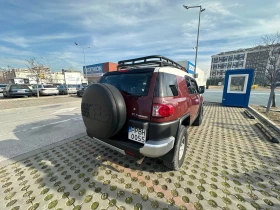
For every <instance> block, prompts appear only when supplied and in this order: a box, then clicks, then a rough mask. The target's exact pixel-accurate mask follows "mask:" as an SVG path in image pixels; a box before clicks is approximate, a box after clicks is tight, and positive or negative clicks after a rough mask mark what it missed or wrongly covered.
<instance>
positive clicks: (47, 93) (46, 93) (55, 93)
mask: <svg viewBox="0 0 280 210" xmlns="http://www.w3.org/2000/svg"><path fill="white" fill-rule="evenodd" d="M41 95H44V96H48V95H58V91H52V92H44V91H42V92H41Z"/></svg>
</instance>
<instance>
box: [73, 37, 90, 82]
mask: <svg viewBox="0 0 280 210" xmlns="http://www.w3.org/2000/svg"><path fill="white" fill-rule="evenodd" d="M74 43H75V45H77V46H80V47H81V48H83V53H84V65H85V71H86V79H87V82H88V76H87V66H86V54H85V49H86V48H90V47H89V46H88V47H83V46H81V45H79V44H78V43H77V42H74Z"/></svg>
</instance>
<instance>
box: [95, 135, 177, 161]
mask: <svg viewBox="0 0 280 210" xmlns="http://www.w3.org/2000/svg"><path fill="white" fill-rule="evenodd" d="M93 140H95V141H97V142H98V143H100V144H102V145H104V146H107V147H109V148H111V149H113V150H115V151H118V152H120V153H122V154H130V155H132V156H135V157H142V156H146V157H151V158H157V157H161V156H163V155H165V154H166V153H168V152H169V151H170V150H171V149H172V148H173V146H174V142H175V138H174V137H172V136H171V137H169V138H166V139H162V140H157V141H153V140H148V141H146V143H145V144H144V145H143V144H142V145H141V146H140V145H133V144H138V143H136V142H133V141H130V142H129V141H121V142H119V141H114V140H109V139H104V140H100V139H97V138H93ZM111 141H114V142H111Z"/></svg>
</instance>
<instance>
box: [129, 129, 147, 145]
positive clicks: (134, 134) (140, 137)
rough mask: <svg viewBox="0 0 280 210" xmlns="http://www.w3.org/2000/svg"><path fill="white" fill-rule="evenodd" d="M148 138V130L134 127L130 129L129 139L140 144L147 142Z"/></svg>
mask: <svg viewBox="0 0 280 210" xmlns="http://www.w3.org/2000/svg"><path fill="white" fill-rule="evenodd" d="M146 136H147V130H146V129H140V128H134V127H128V139H130V140H133V141H137V142H140V143H145V142H146Z"/></svg>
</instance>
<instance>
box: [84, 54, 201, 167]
mask: <svg viewBox="0 0 280 210" xmlns="http://www.w3.org/2000/svg"><path fill="white" fill-rule="evenodd" d="M203 92H204V86H201V87H198V85H197V83H196V80H195V79H194V78H193V77H192V76H191V75H190V74H189V73H188V72H187V70H186V69H185V68H184V67H182V66H181V65H180V64H178V63H176V62H174V61H172V60H170V59H168V58H166V57H163V56H147V57H142V58H136V59H131V60H123V61H119V62H118V70H117V71H114V72H108V73H105V74H104V75H103V76H102V77H101V79H100V81H99V83H96V84H93V85H90V86H89V87H88V88H87V89H86V91H85V93H84V95H83V98H82V104H81V109H82V116H83V121H84V124H85V126H86V129H87V134H88V135H89V136H90V137H91V138H93V139H94V140H95V141H97V142H99V143H102V144H104V145H106V146H108V147H110V148H112V149H114V150H117V151H119V152H121V153H123V154H128V155H132V156H134V157H136V158H138V161H137V163H138V164H141V163H142V161H143V159H144V157H152V158H160V159H162V160H163V163H164V165H165V166H167V167H168V168H170V169H173V170H179V168H180V167H181V166H182V164H183V162H184V158H185V154H186V150H187V140H188V134H187V127H188V126H190V125H195V126H199V125H200V124H201V123H202V119H203V97H202V96H201V94H202V93H203Z"/></svg>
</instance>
